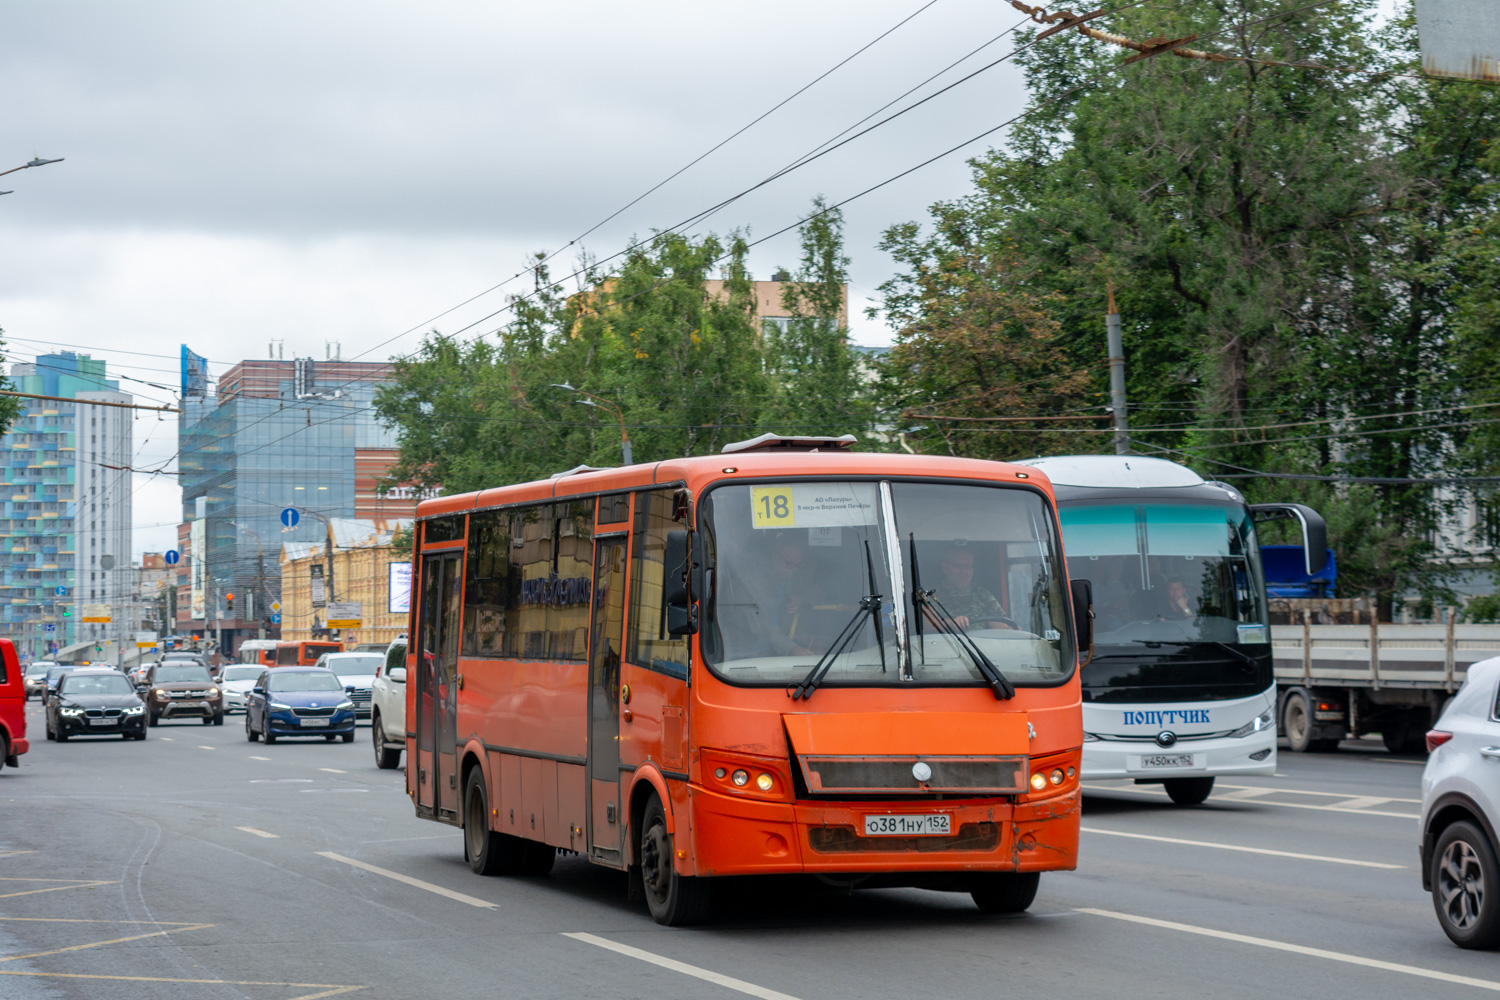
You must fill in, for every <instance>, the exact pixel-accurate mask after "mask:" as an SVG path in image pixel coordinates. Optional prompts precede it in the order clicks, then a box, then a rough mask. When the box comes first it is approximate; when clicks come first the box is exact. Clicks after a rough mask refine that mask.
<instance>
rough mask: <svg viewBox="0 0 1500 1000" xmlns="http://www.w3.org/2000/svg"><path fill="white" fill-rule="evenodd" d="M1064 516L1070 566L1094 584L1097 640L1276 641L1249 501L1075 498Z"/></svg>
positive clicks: (1104, 642) (1077, 575)
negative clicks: (1077, 500)
mask: <svg viewBox="0 0 1500 1000" xmlns="http://www.w3.org/2000/svg"><path fill="white" fill-rule="evenodd" d="M1058 515H1059V517H1060V518H1061V520H1062V525H1063V535H1064V537H1065V539H1066V546H1067V554H1068V571H1069V572H1070V573H1071V574H1072V575H1073V576H1074V577H1075V578H1083V579H1087V580H1090V581H1092V582H1093V587H1094V615H1095V619H1094V641H1095V642H1096V643H1097V644H1099V645H1129V644H1132V643H1155V642H1161V643H1190V642H1212V643H1230V644H1238V643H1258V644H1264V643H1269V642H1270V641H1271V640H1270V630H1269V628H1268V627H1267V622H1268V619H1267V615H1266V604H1265V584H1264V583H1263V582H1262V572H1261V566H1260V547H1259V545H1258V544H1257V542H1256V539H1255V526H1254V524H1253V522H1252V521H1251V519H1250V513H1249V511H1247V510H1245V509H1244V508H1243V507H1238V506H1230V505H1226V504H1208V503H1187V504H1185V503H1131V504H1119V503H1075V504H1065V505H1063V506H1062V508H1061V510H1060V511H1059V512H1058Z"/></svg>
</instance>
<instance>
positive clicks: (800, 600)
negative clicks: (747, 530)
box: [720, 528, 812, 656]
mask: <svg viewBox="0 0 1500 1000" xmlns="http://www.w3.org/2000/svg"><path fill="white" fill-rule="evenodd" d="M770 543H771V544H770V545H769V546H768V551H767V554H766V557H765V561H764V562H763V563H762V564H761V565H760V566H758V567H755V569H754V570H752V571H751V572H750V573H747V574H746V575H745V576H744V577H742V578H741V579H740V580H739V581H738V582H739V586H737V587H734V591H735V594H734V596H733V599H732V600H728V601H722V602H720V606H721V607H723V608H725V609H726V610H727V609H729V608H735V609H736V610H738V611H740V612H742V613H744V612H748V613H749V615H750V616H752V619H753V625H752V627H751V628H750V629H746V630H744V631H742V632H741V634H742V635H747V636H748V635H754V636H756V637H757V638H758V639H759V640H760V644H761V645H762V646H763V648H762V649H760V650H756V651H750V650H745V651H743V652H741V653H739V654H738V655H742V656H767V655H769V656H806V655H808V654H810V653H811V652H812V649H811V648H809V647H808V646H807V645H805V644H804V643H802V642H800V641H798V640H799V634H798V626H799V625H803V624H804V623H803V622H802V621H801V619H802V618H803V612H804V610H805V609H807V608H810V607H811V602H810V601H809V600H808V598H809V596H810V592H811V589H812V588H811V582H810V580H809V579H808V573H807V570H806V567H805V562H806V559H807V533H806V531H805V530H803V529H797V528H792V529H788V530H784V531H778V532H776V533H775V534H774V536H773V537H772V538H771V539H770ZM747 624H751V623H749V622H747ZM801 632H802V635H803V637H805V635H806V632H807V629H806V628H805V627H804V628H802V630H801Z"/></svg>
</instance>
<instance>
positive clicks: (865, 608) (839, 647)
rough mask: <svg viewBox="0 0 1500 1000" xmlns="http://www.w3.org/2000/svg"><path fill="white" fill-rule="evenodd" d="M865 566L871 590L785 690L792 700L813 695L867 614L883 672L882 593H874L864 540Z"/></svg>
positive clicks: (872, 578) (868, 545)
mask: <svg viewBox="0 0 1500 1000" xmlns="http://www.w3.org/2000/svg"><path fill="white" fill-rule="evenodd" d="M865 569H866V571H867V572H868V573H869V578H870V592H869V593H868V594H866V595H865V596H864V597H861V598H860V599H859V610H858V611H856V612H854V617H853V618H851V619H849V624H847V625H845V626H844V628H843V631H841V632H840V633H839V634H838V636H837V637H836V638H835V639H834V640H833V645H831V646H829V647H828V652H826V653H824V654H823V655H822V656H820V657H818V662H817V663H815V664H814V665H813V668H812V669H811V670H810V671H808V673H807V676H806V677H804V678H802V682H801V683H800V684H798V685H797V686H796V687H793V688H791V689H789V690H788V691H787V693H788V694H789V695H791V698H792V700H793V701H797V700H799V699H801V700H803V701H805V700H807V699H808V698H811V697H812V693H813V691H815V690H816V689H817V687H818V685H819V684H821V683H823V678H824V677H826V676H827V675H828V671H829V670H831V669H833V664H834V661H835V660H837V659H838V658H839V654H841V653H842V652H843V651H844V650H845V649H847V648H848V647H849V644H850V643H851V642H853V641H854V639H855V637H856V636H858V635H859V632H860V629H861V628H863V627H864V624H865V616H866V615H869V616H871V617H873V618H874V620H875V643H876V645H877V646H879V647H880V672H881V673H885V630H884V629H883V628H881V625H880V600H881V595H880V594H877V593H875V562H874V560H872V559H871V558H870V542H869V539H866V540H865Z"/></svg>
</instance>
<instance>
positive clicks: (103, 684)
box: [46, 667, 146, 743]
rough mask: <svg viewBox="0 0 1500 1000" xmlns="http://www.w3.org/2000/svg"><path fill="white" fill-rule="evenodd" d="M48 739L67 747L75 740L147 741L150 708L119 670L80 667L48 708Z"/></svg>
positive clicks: (64, 681)
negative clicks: (79, 737) (122, 739)
mask: <svg viewBox="0 0 1500 1000" xmlns="http://www.w3.org/2000/svg"><path fill="white" fill-rule="evenodd" d="M46 726H47V739H49V740H57V741H58V742H59V743H66V742H67V741H68V738H69V737H71V736H123V737H124V738H125V739H127V740H143V739H145V738H146V704H145V702H143V701H141V696H140V695H138V694H136V691H135V686H134V685H133V684H131V683H130V680H129V679H128V678H127V677H126V676H125V675H124V674H122V673H120V672H119V671H118V670H113V669H111V668H109V667H80V668H78V669H77V670H70V671H68V673H67V674H65V675H64V676H63V678H62V680H60V681H58V683H57V691H56V692H55V693H54V696H53V698H52V701H51V702H50V703H49V704H48V705H47V722H46Z"/></svg>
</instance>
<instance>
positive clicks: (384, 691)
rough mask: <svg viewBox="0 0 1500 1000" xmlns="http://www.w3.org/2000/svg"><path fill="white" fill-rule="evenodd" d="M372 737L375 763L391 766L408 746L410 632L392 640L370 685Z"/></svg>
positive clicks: (383, 766) (399, 758)
mask: <svg viewBox="0 0 1500 1000" xmlns="http://www.w3.org/2000/svg"><path fill="white" fill-rule="evenodd" d="M370 739H371V741H372V742H373V743H374V745H375V766H376V767H380V768H384V769H386V770H391V769H393V768H395V767H396V766H397V765H399V764H400V763H401V751H402V750H405V749H406V636H404V635H403V636H401V637H400V638H398V639H397V640H396V641H395V642H393V643H391V644H390V646H388V647H387V648H386V651H385V662H384V663H382V664H381V666H380V673H378V674H376V675H375V681H374V683H373V684H371V686H370Z"/></svg>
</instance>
